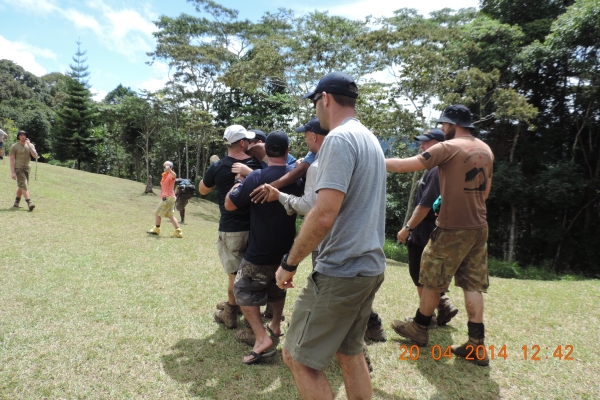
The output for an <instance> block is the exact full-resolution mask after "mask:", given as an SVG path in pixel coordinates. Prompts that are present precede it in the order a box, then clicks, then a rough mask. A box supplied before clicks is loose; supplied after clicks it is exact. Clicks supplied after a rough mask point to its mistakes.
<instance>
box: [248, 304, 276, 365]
mask: <svg viewBox="0 0 600 400" xmlns="http://www.w3.org/2000/svg"><path fill="white" fill-rule="evenodd" d="M240 308H241V309H242V313H244V318H246V321H248V323H249V324H250V326H251V327H252V332H254V337H256V341H255V342H254V347H253V348H252V350H253V351H254V352H255V353H257V354H260V353H262V352H263V351H265V350H267V349H269V348H270V347H271V346H273V341H272V340H271V338H270V337H269V335H268V334H267V330H266V329H265V326H264V325H263V323H262V318H261V317H260V307H258V306H241V307H240ZM251 358H252V356H248V357H244V361H248V360H250V359H251Z"/></svg>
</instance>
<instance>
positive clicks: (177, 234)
mask: <svg viewBox="0 0 600 400" xmlns="http://www.w3.org/2000/svg"><path fill="white" fill-rule="evenodd" d="M171 237H174V238H182V237H183V232H181V228H177V229H175V230H174V231H173V233H171Z"/></svg>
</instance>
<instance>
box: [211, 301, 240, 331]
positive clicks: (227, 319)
mask: <svg viewBox="0 0 600 400" xmlns="http://www.w3.org/2000/svg"><path fill="white" fill-rule="evenodd" d="M239 312H240V307H239V306H232V305H230V304H229V303H227V304H226V305H225V307H224V308H223V309H222V310H217V311H215V314H214V317H215V321H217V322H218V323H220V324H223V325H225V326H226V327H227V328H229V329H233V328H237V316H238V313H239Z"/></svg>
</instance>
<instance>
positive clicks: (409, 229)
mask: <svg viewBox="0 0 600 400" xmlns="http://www.w3.org/2000/svg"><path fill="white" fill-rule="evenodd" d="M404 229H406V230H407V231H408V232H412V231H413V229H411V227H410V225H408V224H406V226H405V227H404Z"/></svg>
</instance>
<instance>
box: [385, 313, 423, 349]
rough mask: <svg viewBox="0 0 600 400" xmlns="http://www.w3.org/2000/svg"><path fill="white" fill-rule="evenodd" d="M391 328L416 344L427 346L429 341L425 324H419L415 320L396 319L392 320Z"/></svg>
mask: <svg viewBox="0 0 600 400" xmlns="http://www.w3.org/2000/svg"><path fill="white" fill-rule="evenodd" d="M392 328H393V329H394V330H395V331H396V333H397V334H398V335H400V336H403V337H405V338H407V339H411V340H412V341H413V342H415V343H416V344H417V346H421V347H424V346H427V342H429V330H428V329H427V327H426V326H423V325H419V324H417V323H416V322H415V321H404V322H403V321H398V320H397V319H395V320H394V322H392Z"/></svg>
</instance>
